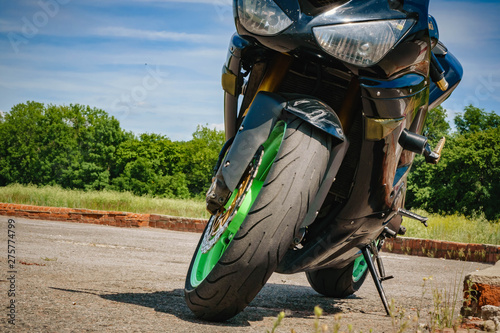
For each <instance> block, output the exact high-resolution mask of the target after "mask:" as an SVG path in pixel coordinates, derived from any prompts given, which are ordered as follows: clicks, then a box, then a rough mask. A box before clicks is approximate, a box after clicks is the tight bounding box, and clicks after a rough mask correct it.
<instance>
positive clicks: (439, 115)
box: [422, 105, 450, 143]
mask: <svg viewBox="0 0 500 333" xmlns="http://www.w3.org/2000/svg"><path fill="white" fill-rule="evenodd" d="M446 116H447V113H446V109H444V108H443V107H442V106H441V105H439V106H437V107H435V108H434V109H431V110H429V111H428V112H427V117H426V119H425V125H424V129H423V131H422V133H423V135H425V136H426V137H427V138H428V139H429V142H430V143H436V142H437V141H439V139H441V138H442V137H443V136H447V135H448V134H449V132H450V124H448V122H447V121H446Z"/></svg>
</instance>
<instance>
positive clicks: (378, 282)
mask: <svg viewBox="0 0 500 333" xmlns="http://www.w3.org/2000/svg"><path fill="white" fill-rule="evenodd" d="M361 252H362V253H363V257H364V258H365V261H366V264H367V265H368V270H369V271H370V274H371V276H372V278H373V281H374V282H375V287H377V291H378V294H379V295H380V299H381V300H382V303H383V304H384V308H385V312H386V313H387V315H388V316H389V315H390V312H389V304H388V303H387V297H386V296H385V292H384V288H383V287H382V281H385V280H388V279H391V278H392V276H385V270H384V266H383V264H382V259H381V258H380V256H379V254H378V250H377V246H372V245H367V246H366V247H364V248H362V249H361ZM374 258H375V260H377V265H378V267H379V271H380V274H381V275H382V276H381V277H379V275H378V273H377V270H376V269H375V264H374V262H373V259H374Z"/></svg>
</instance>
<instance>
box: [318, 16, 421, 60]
mask: <svg viewBox="0 0 500 333" xmlns="http://www.w3.org/2000/svg"><path fill="white" fill-rule="evenodd" d="M413 23H414V21H413V20H412V19H403V20H388V21H372V22H360V23H346V24H338V25H329V26H322V27H315V28H313V32H314V36H315V37H316V40H317V41H318V43H319V45H320V46H321V48H322V49H323V50H325V51H326V52H327V53H329V54H331V55H332V56H334V57H335V58H338V59H340V60H342V61H345V62H348V63H350V64H353V65H356V66H361V67H368V66H372V65H374V64H376V63H377V62H379V61H380V59H382V58H383V57H384V56H385V55H386V54H387V52H389V50H390V49H391V48H393V47H394V46H395V45H396V44H397V43H398V42H399V40H400V39H401V38H402V37H403V36H404V34H405V33H406V32H407V31H408V30H409V29H410V28H411V26H412V25H413Z"/></svg>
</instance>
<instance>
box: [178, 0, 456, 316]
mask: <svg viewBox="0 0 500 333" xmlns="http://www.w3.org/2000/svg"><path fill="white" fill-rule="evenodd" d="M428 7H429V1H428V0H427V1H425V0H259V1H255V0H235V1H234V3H233V9H234V18H235V24H236V33H235V34H234V35H233V37H232V38H231V41H230V45H229V50H228V57H227V60H226V62H225V64H224V66H223V70H222V87H223V89H224V124H225V134H226V139H227V141H226V143H225V145H224V147H223V148H222V150H221V153H220V156H219V160H218V162H217V164H216V166H215V168H214V175H213V178H212V184H211V187H210V189H209V190H208V192H207V198H206V203H207V209H208V211H209V212H210V213H211V217H210V219H209V221H208V224H207V226H206V228H205V230H204V232H203V234H202V236H201V238H200V241H199V244H198V246H197V248H196V250H195V252H194V255H193V259H192V261H191V264H190V267H189V271H188V273H187V277H186V282H185V290H184V293H185V300H186V303H187V305H188V306H189V308H190V309H191V310H192V311H193V312H194V314H195V315H196V316H197V317H199V318H202V319H205V320H209V321H224V320H227V319H229V318H231V317H233V316H235V315H237V314H238V313H239V312H241V311H242V310H243V309H244V308H245V307H246V306H247V305H248V304H249V303H250V301H252V299H253V298H254V297H255V296H256V295H257V293H258V292H259V291H260V290H261V288H262V287H263V286H264V284H265V283H266V281H267V280H268V279H269V277H270V276H271V274H272V273H273V272H279V273H283V274H294V273H298V272H305V274H306V275H307V279H308V281H309V283H310V285H311V286H312V288H313V289H314V290H316V291H317V292H318V293H320V294H323V295H326V296H329V297H337V298H342V297H346V296H349V295H351V294H353V293H354V292H356V291H357V290H358V289H359V288H360V286H361V285H362V283H363V282H364V280H365V278H366V276H367V274H368V272H370V275H371V276H372V277H373V280H374V282H375V285H376V287H377V290H378V292H379V294H380V298H381V300H382V303H383V305H384V308H385V311H386V312H387V313H388V314H389V307H388V304H387V298H386V296H385V292H384V289H383V287H382V282H383V281H384V280H386V279H389V278H391V276H387V275H386V273H385V270H384V266H383V263H382V259H381V257H380V256H379V250H380V248H381V246H382V244H383V242H384V240H385V239H386V238H389V237H396V236H397V235H398V234H399V235H402V234H404V232H405V228H404V226H402V225H401V224H402V217H403V216H407V217H410V218H413V219H417V220H419V221H421V222H422V223H424V224H426V220H427V219H426V218H425V217H423V216H419V215H417V214H414V213H412V212H410V211H408V210H405V209H404V201H405V193H406V188H407V186H406V183H407V177H408V173H409V172H410V168H411V165H412V162H413V159H414V156H415V154H421V155H423V156H424V157H425V160H426V161H427V162H428V163H437V162H438V161H439V158H440V155H441V150H442V149H443V145H444V138H443V139H442V140H441V141H440V142H439V143H438V144H437V146H436V147H435V149H432V147H431V146H430V145H429V143H428V142H427V138H426V137H424V136H422V135H421V133H422V129H423V126H424V122H425V118H426V114H427V110H429V109H430V108H434V107H436V106H438V105H439V104H440V103H442V102H443V101H444V100H445V99H446V98H447V97H448V96H449V95H450V94H451V92H452V91H453V90H454V89H455V88H456V86H457V85H458V83H459V82H460V80H461V77H462V67H461V65H460V63H459V62H458V61H457V59H456V58H455V57H454V56H453V55H452V54H451V53H450V52H449V51H448V49H447V48H446V46H445V45H444V44H443V43H442V42H441V41H440V40H439V33H438V28H437V23H436V20H435V19H434V18H433V17H432V16H430V15H429V14H428Z"/></svg>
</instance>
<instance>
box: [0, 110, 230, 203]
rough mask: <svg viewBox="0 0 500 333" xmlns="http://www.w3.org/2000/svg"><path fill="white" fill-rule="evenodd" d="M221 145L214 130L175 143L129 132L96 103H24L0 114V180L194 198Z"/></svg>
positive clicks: (208, 175) (220, 136)
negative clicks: (85, 104) (89, 104)
mask: <svg viewBox="0 0 500 333" xmlns="http://www.w3.org/2000/svg"><path fill="white" fill-rule="evenodd" d="M223 143H224V135H223V133H222V132H221V131H217V130H215V129H210V128H208V127H204V126H199V127H198V128H197V130H196V132H195V133H193V137H192V139H191V140H190V141H185V142H184V141H180V142H177V141H172V140H170V139H168V138H167V137H166V136H163V135H159V134H151V133H144V134H140V135H134V134H133V133H131V132H127V131H125V130H123V129H122V128H121V127H120V124H119V122H118V120H117V119H116V118H114V117H113V116H110V115H108V114H107V113H106V112H105V111H103V110H100V109H97V108H90V107H89V106H82V105H78V104H76V105H69V106H55V105H44V104H42V103H37V102H27V103H23V104H17V105H15V106H14V107H13V108H12V109H11V111H10V112H8V113H6V114H5V116H4V117H2V118H0V186H5V185H7V184H10V183H20V184H35V185H42V186H43V185H59V186H62V187H64V188H73V189H85V190H102V189H109V190H117V191H130V192H132V193H134V194H136V195H152V196H161V197H178V198H188V197H196V196H199V195H202V194H203V193H205V192H206V190H207V188H208V186H209V184H210V178H211V175H212V168H213V165H214V164H215V162H216V161H217V158H218V154H219V150H220V147H221V146H222V144H223Z"/></svg>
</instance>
